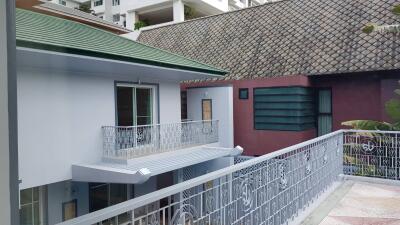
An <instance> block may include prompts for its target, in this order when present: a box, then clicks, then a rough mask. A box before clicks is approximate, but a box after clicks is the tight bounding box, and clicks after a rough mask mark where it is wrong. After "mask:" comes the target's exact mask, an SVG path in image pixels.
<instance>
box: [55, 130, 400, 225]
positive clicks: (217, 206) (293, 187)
mask: <svg viewBox="0 0 400 225" xmlns="http://www.w3.org/2000/svg"><path fill="white" fill-rule="evenodd" d="M399 135H400V132H381V131H354V130H340V131H336V132H333V133H330V134H327V135H324V136H321V137H318V138H315V139H313V140H310V141H306V142H303V143H300V144H297V145H294V146H291V147H288V148H285V149H282V150H280V151H277V152H273V153H269V154H267V155H264V156H261V157H257V158H253V159H249V160H245V161H243V162H241V163H238V164H235V165H233V166H230V167H227V168H224V169H221V170H218V171H215V172H212V173H209V174H206V175H203V176H200V177H197V178H194V179H191V180H188V181H185V182H183V183H179V184H176V185H173V186H170V187H168V188H165V189H161V190H159V191H156V192H152V193H150V194H147V195H144V196H141V197H138V198H135V199H132V200H129V201H126V202H123V203H120V204H118V205H114V206H111V207H108V208H106V209H103V210H99V211H97V212H94V213H91V214H87V215H85V216H81V217H78V218H76V219H73V220H70V221H66V222H64V223H61V224H60V225H86V224H107V222H105V221H107V220H109V218H115V217H116V216H118V215H129V217H128V222H127V223H126V224H131V225H167V224H168V225H177V224H221V225H230V224H247V225H253V224H273V225H280V224H287V222H288V221H290V220H293V219H295V218H296V217H297V216H298V215H299V213H301V212H302V211H304V210H305V209H306V208H307V207H309V205H310V203H312V202H313V201H314V200H316V199H317V198H318V197H319V196H320V195H321V193H323V192H324V191H326V190H327V189H328V188H331V187H334V185H333V184H334V183H335V181H340V180H341V175H343V174H347V175H356V176H370V177H378V178H384V179H395V180H399V179H400V178H399V162H400V151H399V150H400V139H399Z"/></svg>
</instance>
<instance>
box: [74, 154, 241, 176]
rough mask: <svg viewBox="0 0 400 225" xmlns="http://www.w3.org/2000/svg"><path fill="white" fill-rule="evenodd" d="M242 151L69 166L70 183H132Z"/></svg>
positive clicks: (142, 158)
mask: <svg viewBox="0 0 400 225" xmlns="http://www.w3.org/2000/svg"><path fill="white" fill-rule="evenodd" d="M242 152H243V149H242V148H240V147H236V148H220V147H194V148H188V149H183V150H176V151H171V152H165V153H160V154H155V155H149V156H144V157H139V158H135V159H132V160H129V162H127V163H118V162H116V163H113V162H100V163H97V164H93V165H84V164H83V165H82V164H80V165H73V166H72V180H74V181H81V182H104V183H127V184H136V183H143V182H145V181H147V180H148V179H149V178H150V177H151V176H155V175H158V174H162V173H166V172H169V171H173V170H176V169H180V168H183V167H187V166H190V165H195V164H198V163H202V162H206V161H209V160H213V159H217V158H221V157H227V156H236V155H240V154H241V153H242Z"/></svg>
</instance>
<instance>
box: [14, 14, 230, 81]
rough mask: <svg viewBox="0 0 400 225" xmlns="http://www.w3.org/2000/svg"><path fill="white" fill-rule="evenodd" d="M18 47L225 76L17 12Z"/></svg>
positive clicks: (117, 38) (121, 39) (197, 64)
mask: <svg viewBox="0 0 400 225" xmlns="http://www.w3.org/2000/svg"><path fill="white" fill-rule="evenodd" d="M16 27H17V29H16V38H17V46H19V47H28V48H35V49H43V50H50V51H56V52H63V53H71V54H79V55H85V56H93V57H101V58H107V59H114V60H120V61H127V62H134V63H141V64H147V65H154V66H160V67H166V68H174V69H182V70H188V71H195V72H203V73H209V74H213V75H224V74H226V73H227V72H226V71H224V70H221V69H217V68H215V67H212V66H209V65H206V64H203V63H200V62H196V61H194V60H191V59H188V58H185V57H183V56H179V55H177V54H173V53H169V52H167V51H164V50H161V49H157V48H154V47H150V46H147V45H144V44H141V43H138V42H135V41H131V40H129V39H127V38H124V37H120V36H118V35H115V34H113V33H110V32H107V31H104V30H100V29H97V28H94V27H91V26H88V25H85V24H81V23H78V22H74V21H69V20H65V19H62V18H57V17H53V16H48V15H44V14H40V13H36V12H31V11H27V10H23V9H17V12H16Z"/></svg>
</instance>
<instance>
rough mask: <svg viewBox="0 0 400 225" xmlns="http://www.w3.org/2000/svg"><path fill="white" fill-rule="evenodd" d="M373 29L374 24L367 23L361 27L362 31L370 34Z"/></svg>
mask: <svg viewBox="0 0 400 225" xmlns="http://www.w3.org/2000/svg"><path fill="white" fill-rule="evenodd" d="M374 30H375V25H374V24H367V25H365V27H364V28H363V29H362V31H363V32H364V33H366V34H370V33H372V32H374Z"/></svg>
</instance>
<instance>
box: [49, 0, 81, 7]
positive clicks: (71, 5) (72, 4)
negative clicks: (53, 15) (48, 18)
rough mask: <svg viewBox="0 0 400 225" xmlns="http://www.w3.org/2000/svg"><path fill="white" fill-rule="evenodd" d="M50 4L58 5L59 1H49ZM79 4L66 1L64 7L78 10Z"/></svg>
mask: <svg viewBox="0 0 400 225" xmlns="http://www.w3.org/2000/svg"><path fill="white" fill-rule="evenodd" d="M51 2H52V3H55V4H59V0H51ZM79 5H80V4H79V3H78V2H75V1H71V0H66V5H65V6H66V7H68V8H78V7H79Z"/></svg>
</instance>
